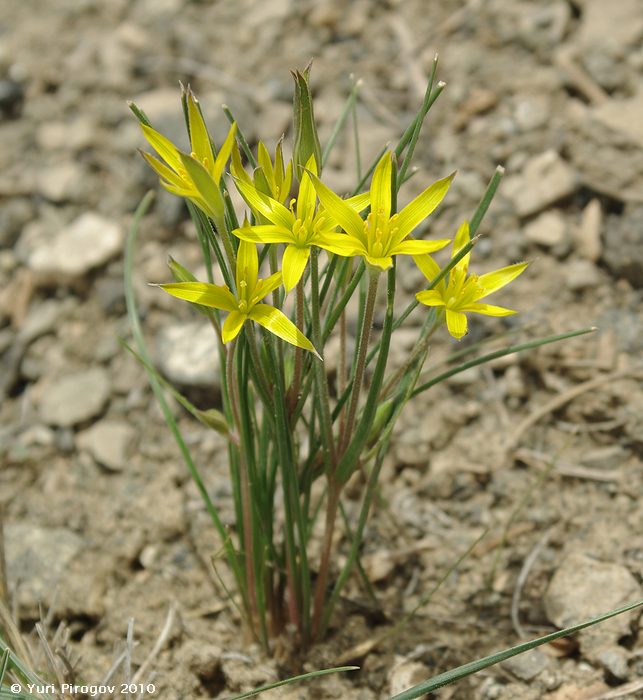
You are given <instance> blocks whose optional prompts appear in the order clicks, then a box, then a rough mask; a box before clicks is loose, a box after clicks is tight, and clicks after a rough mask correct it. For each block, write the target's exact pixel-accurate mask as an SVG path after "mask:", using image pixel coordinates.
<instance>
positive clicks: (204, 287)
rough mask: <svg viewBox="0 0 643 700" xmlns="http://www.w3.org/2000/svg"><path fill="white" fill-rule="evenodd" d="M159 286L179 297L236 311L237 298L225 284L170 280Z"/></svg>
mask: <svg viewBox="0 0 643 700" xmlns="http://www.w3.org/2000/svg"><path fill="white" fill-rule="evenodd" d="M159 287H161V289H163V290H165V291H166V292H167V293H168V294H171V295H172V296H173V297H176V298H177V299H184V300H185V301H191V302H192V303H194V304H202V305H203V306H211V307H212V308H214V309H223V310H224V311H235V310H236V308H237V300H236V299H235V298H234V295H233V294H232V292H231V291H230V290H229V289H228V288H227V287H224V286H221V285H218V284H208V283H207V282H170V283H169V284H160V285H159Z"/></svg>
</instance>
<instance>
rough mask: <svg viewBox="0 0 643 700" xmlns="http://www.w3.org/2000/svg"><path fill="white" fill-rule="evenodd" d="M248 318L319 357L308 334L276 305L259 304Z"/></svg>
mask: <svg viewBox="0 0 643 700" xmlns="http://www.w3.org/2000/svg"><path fill="white" fill-rule="evenodd" d="M248 318H251V319H252V320H253V321H256V322H257V323H258V324H259V325H261V326H263V327H264V328H265V329H266V330H268V331H270V332H271V333H273V334H274V335H276V336H277V337H279V338H281V339H282V340H285V341H286V342H287V343H290V344H291V345H296V346H297V347H299V348H303V349H304V350H309V351H310V352H312V353H314V354H315V355H317V357H319V355H318V354H317V351H316V350H315V348H314V346H313V344H312V343H311V342H310V340H308V338H306V336H305V335H304V334H303V333H302V332H301V331H300V330H299V329H298V328H297V326H295V324H294V323H293V322H292V321H291V320H290V319H289V318H288V317H287V316H286V315H285V314H284V313H282V312H281V311H279V309H275V308H274V306H268V304H257V305H256V306H254V307H253V308H252V309H251V310H250V313H249V314H248Z"/></svg>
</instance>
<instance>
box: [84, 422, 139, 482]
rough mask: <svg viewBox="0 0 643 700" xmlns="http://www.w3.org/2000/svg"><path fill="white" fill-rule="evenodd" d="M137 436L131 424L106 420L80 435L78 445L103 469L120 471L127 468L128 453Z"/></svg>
mask: <svg viewBox="0 0 643 700" xmlns="http://www.w3.org/2000/svg"><path fill="white" fill-rule="evenodd" d="M135 434H136V431H135V430H134V428H133V427H132V426H131V425H129V423H125V422H123V421H120V420H111V419H105V420H102V421H99V422H98V423H94V425H92V427H91V428H89V429H88V430H85V431H83V432H82V433H80V434H79V435H78V436H77V438H76V443H77V445H78V447H79V448H80V449H82V450H87V451H88V452H89V453H90V454H91V456H92V457H93V458H94V459H95V460H96V461H97V462H98V463H99V464H100V465H102V466H103V467H106V468H107V469H111V470H113V471H120V470H122V469H125V467H126V466H127V453H128V450H129V447H130V445H131V443H132V441H133V439H134V436H135Z"/></svg>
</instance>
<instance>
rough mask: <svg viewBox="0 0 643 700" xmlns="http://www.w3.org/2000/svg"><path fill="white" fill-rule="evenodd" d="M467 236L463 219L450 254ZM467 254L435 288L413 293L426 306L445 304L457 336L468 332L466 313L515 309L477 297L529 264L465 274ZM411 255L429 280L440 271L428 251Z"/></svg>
mask: <svg viewBox="0 0 643 700" xmlns="http://www.w3.org/2000/svg"><path fill="white" fill-rule="evenodd" d="M469 240H470V237H469V223H468V222H467V221H465V222H464V223H463V224H462V225H461V226H460V228H459V229H458V233H457V234H456V237H455V238H454V240H453V253H452V255H451V257H455V256H456V255H457V254H458V252H459V251H460V250H462V248H464V246H465V245H466V244H467V243H468V242H469ZM469 258H470V253H467V254H466V255H465V256H464V257H463V258H462V259H461V260H459V261H458V262H457V263H456V265H455V266H454V267H453V268H452V269H451V271H450V272H449V274H448V281H447V280H446V279H442V280H440V282H438V284H437V285H436V286H435V288H434V289H427V290H425V291H423V292H418V293H417V294H416V295H415V297H416V299H417V300H418V301H419V302H420V303H421V304H424V305H425V306H442V307H444V309H445V312H446V321H447V328H448V329H449V333H450V334H451V335H452V336H453V337H454V338H456V339H457V340H460V338H462V337H463V336H464V335H466V334H467V317H466V314H467V313H477V314H484V315H486V316H510V315H512V314H515V313H516V311H514V310H512V309H505V308H504V307H502V306H493V305H492V304H483V303H481V302H480V300H481V299H483V298H484V297H486V296H488V295H489V294H492V293H493V292H495V291H497V290H498V289H501V288H502V287H504V286H505V285H506V284H509V282H511V281H512V280H514V279H516V277H518V275H520V274H522V272H524V270H525V268H526V267H527V265H528V263H516V264H515V265H508V266H507V267H503V268H501V269H500V270H495V271H494V272H487V273H486V274H484V275H480V276H478V275H474V274H471V275H470V274H468V272H469ZM414 259H415V262H416V263H417V266H418V267H419V268H420V270H422V273H423V274H424V276H425V277H426V278H427V279H428V280H429V281H430V282H432V281H433V280H434V279H435V278H436V277H437V276H438V275H439V274H440V268H439V266H438V264H437V263H436V262H435V260H433V258H431V256H430V255H418V256H416V257H415V258H414Z"/></svg>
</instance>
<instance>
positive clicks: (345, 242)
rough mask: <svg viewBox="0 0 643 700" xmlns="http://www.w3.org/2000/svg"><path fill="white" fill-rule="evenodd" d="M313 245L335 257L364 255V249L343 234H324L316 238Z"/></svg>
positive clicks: (357, 242)
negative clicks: (333, 254)
mask: <svg viewBox="0 0 643 700" xmlns="http://www.w3.org/2000/svg"><path fill="white" fill-rule="evenodd" d="M313 243H314V244H315V245H316V246H318V247H319V248H323V249H324V250H327V251H329V252H330V253H335V255H342V256H343V257H345V258H349V257H353V256H355V255H365V254H366V248H364V246H363V245H362V244H361V243H360V242H359V241H356V240H355V239H354V238H352V237H351V236H347V235H346V234H345V233H325V234H323V235H319V236H316V237H315V239H314V241H313Z"/></svg>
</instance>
